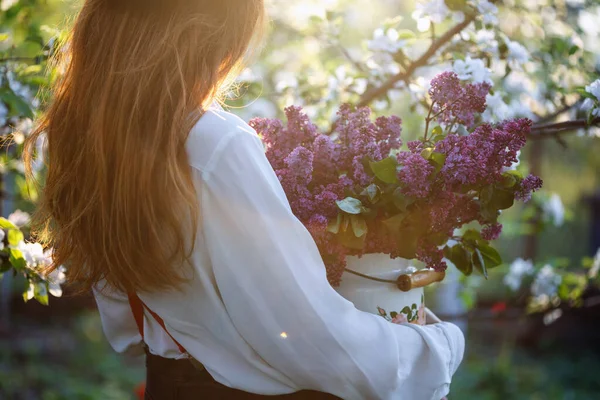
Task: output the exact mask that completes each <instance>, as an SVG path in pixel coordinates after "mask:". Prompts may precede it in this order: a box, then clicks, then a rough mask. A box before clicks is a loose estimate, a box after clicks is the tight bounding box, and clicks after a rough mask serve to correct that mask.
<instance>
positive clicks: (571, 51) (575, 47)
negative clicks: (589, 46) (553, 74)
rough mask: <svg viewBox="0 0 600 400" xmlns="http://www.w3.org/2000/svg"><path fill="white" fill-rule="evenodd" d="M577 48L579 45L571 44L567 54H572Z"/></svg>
mask: <svg viewBox="0 0 600 400" xmlns="http://www.w3.org/2000/svg"><path fill="white" fill-rule="evenodd" d="M577 50H579V47H578V46H577V45H572V46H571V48H569V55H570V56H572V55H573V54H575V53H577Z"/></svg>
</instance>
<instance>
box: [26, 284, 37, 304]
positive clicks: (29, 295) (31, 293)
mask: <svg viewBox="0 0 600 400" xmlns="http://www.w3.org/2000/svg"><path fill="white" fill-rule="evenodd" d="M34 295H35V283H33V282H29V287H28V288H27V292H26V293H25V300H28V301H29V300H31V299H33V296H34Z"/></svg>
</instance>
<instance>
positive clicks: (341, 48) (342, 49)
mask: <svg viewBox="0 0 600 400" xmlns="http://www.w3.org/2000/svg"><path fill="white" fill-rule="evenodd" d="M337 47H338V48H339V49H340V51H341V52H342V54H343V55H344V57H346V58H347V59H348V61H350V62H351V63H352V65H354V67H356V69H358V70H359V71H360V72H366V71H365V69H364V67H363V66H362V65H361V64H360V63H359V62H358V61H356V60H355V59H354V58H353V57H352V55H351V54H350V53H349V52H348V49H346V48H345V47H344V46H342V45H341V44H339V43H338V44H337Z"/></svg>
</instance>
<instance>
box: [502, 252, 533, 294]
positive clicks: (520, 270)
mask: <svg viewBox="0 0 600 400" xmlns="http://www.w3.org/2000/svg"><path fill="white" fill-rule="evenodd" d="M532 274H533V263H532V262H531V260H523V259H522V258H517V259H516V260H514V261H513V262H512V264H510V268H509V271H508V274H506V275H505V276H504V284H505V285H506V286H508V287H509V288H510V289H511V290H512V291H517V290H518V289H519V288H520V287H521V281H522V280H523V277H525V276H526V275H532Z"/></svg>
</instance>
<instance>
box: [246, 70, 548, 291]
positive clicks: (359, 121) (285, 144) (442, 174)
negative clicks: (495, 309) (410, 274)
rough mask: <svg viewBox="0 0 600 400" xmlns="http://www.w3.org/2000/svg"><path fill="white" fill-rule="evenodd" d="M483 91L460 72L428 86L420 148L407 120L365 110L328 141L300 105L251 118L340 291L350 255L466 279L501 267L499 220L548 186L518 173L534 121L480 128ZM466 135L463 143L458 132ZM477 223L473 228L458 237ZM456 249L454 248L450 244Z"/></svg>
mask: <svg viewBox="0 0 600 400" xmlns="http://www.w3.org/2000/svg"><path fill="white" fill-rule="evenodd" d="M489 91H490V86H489V85H488V84H487V83H479V84H466V83H464V82H461V81H460V80H459V79H458V77H457V75H456V74H454V73H452V72H444V73H442V74H440V75H438V76H436V77H435V78H434V79H433V80H432V82H431V89H430V91H429V95H430V97H431V107H430V110H429V115H428V116H427V117H426V119H425V122H426V124H425V125H426V128H425V133H424V135H423V137H422V138H421V139H420V140H416V141H411V142H408V143H406V147H403V145H402V141H401V139H400V135H401V133H402V121H401V119H400V118H398V117H396V116H391V117H379V118H377V119H376V120H375V121H372V119H371V112H370V110H369V109H368V108H366V107H365V108H359V109H354V108H352V107H351V106H349V105H343V106H342V107H341V108H340V110H339V112H338V120H337V121H336V123H335V125H334V129H333V130H332V132H331V133H322V132H319V129H318V128H317V127H316V126H315V125H314V124H313V123H311V121H310V120H309V118H308V117H307V116H306V115H305V114H304V113H303V112H302V109H301V108H300V107H289V108H287V109H286V110H285V112H286V115H287V125H284V123H283V122H282V121H280V120H277V119H254V120H253V121H251V125H252V127H253V128H254V129H255V130H256V131H257V132H258V133H259V135H261V137H262V138H263V141H264V142H265V144H266V154H267V157H268V159H269V161H270V162H271V164H272V166H273V168H274V169H275V171H276V173H277V176H278V177H279V179H280V181H281V184H282V186H283V188H284V190H285V192H286V194H287V197H288V199H289V201H290V203H291V207H292V210H293V212H294V214H295V215H296V216H297V217H298V218H299V219H300V220H301V221H302V222H303V223H304V224H305V226H306V227H307V228H308V230H309V231H310V232H311V234H312V236H313V237H314V239H315V241H316V243H317V245H318V247H319V250H320V252H321V255H322V257H323V259H324V261H325V264H326V266H327V273H328V278H329V280H330V282H331V284H332V285H337V284H339V282H340V279H341V276H342V274H343V272H344V269H345V265H346V264H345V259H346V256H348V255H356V256H361V255H363V254H369V253H385V254H389V255H390V257H392V258H396V257H403V258H407V259H418V260H420V261H422V262H424V263H425V264H426V265H427V266H428V267H430V268H433V269H436V270H444V269H445V268H446V263H445V261H444V258H446V259H449V260H450V261H452V263H453V264H454V265H456V267H457V268H458V269H459V270H460V271H462V272H463V273H464V274H466V275H469V274H471V273H472V272H473V270H478V271H480V272H481V273H482V274H484V275H485V276H487V270H488V269H489V268H493V267H495V266H497V265H499V264H501V258H500V255H499V254H498V252H497V251H496V250H495V249H494V248H493V247H491V246H490V243H489V242H490V241H491V240H494V239H496V238H497V237H498V236H499V235H500V232H501V230H502V225H501V224H499V223H498V216H499V215H500V211H501V210H504V209H507V208H510V207H512V205H513V204H514V201H515V199H516V200H523V201H527V200H528V199H529V198H530V197H531V192H532V191H534V190H537V189H539V188H540V187H541V185H542V181H541V180H540V179H539V178H538V177H535V176H533V175H529V176H527V177H523V176H522V175H521V174H520V173H519V172H517V171H515V170H512V169H511V168H510V167H511V166H512V165H513V164H514V163H515V162H517V153H518V152H519V150H520V149H521V148H522V147H523V146H524V145H525V143H526V136H527V134H528V133H529V132H530V129H531V125H532V123H531V121H530V120H528V119H516V120H511V121H504V122H502V123H500V124H497V125H490V124H476V120H477V115H478V114H480V113H483V112H484V111H485V109H486V95H487V94H488V93H489ZM458 126H462V127H464V128H465V129H463V130H466V134H458V133H456V132H457V129H456V128H457V127H458ZM470 223H473V224H472V225H473V226H475V228H471V229H468V230H466V231H461V232H462V233H461V234H457V232H459V230H458V228H461V227H463V226H464V225H466V224H470ZM450 243H453V245H452V246H451V245H450Z"/></svg>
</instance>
